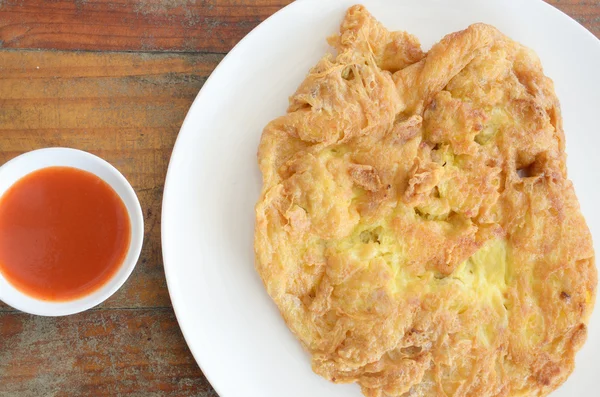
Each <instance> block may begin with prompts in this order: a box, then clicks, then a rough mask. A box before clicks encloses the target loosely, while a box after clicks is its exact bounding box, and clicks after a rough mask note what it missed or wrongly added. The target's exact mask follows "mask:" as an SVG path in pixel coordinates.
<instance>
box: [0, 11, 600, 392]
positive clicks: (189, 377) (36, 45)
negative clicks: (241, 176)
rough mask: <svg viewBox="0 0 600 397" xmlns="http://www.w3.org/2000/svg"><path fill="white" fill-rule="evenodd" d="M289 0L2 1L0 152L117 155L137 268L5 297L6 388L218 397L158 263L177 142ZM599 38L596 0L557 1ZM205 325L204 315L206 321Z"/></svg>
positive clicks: (1, 321) (1, 381) (1, 319)
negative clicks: (138, 207) (98, 297)
mask: <svg viewBox="0 0 600 397" xmlns="http://www.w3.org/2000/svg"><path fill="white" fill-rule="evenodd" d="M289 2H290V1H289V0H201V1H200V0H199V1H195V0H74V1H66V0H64V1H63V0H53V1H51V2H50V1H46V2H45V1H35V0H0V164H1V163H4V162H6V161H7V160H9V159H11V158H13V157H15V156H17V155H18V154H21V153H23V152H26V151H29V150H33V149H38V148H43V147H50V146H68V147H74V148H78V149H83V150H87V151H90V152H92V153H95V154H97V155H99V156H101V157H103V158H105V159H106V160H108V161H109V162H111V163H112V164H114V165H115V166H116V167H117V168H118V169H119V170H120V171H121V172H122V173H123V174H124V175H125V176H126V177H127V178H128V179H129V181H131V183H132V185H133V187H134V188H135V190H136V191H137V194H138V195H139V198H140V201H141V203H142V207H143V209H144V215H145V221H146V230H145V244H144V248H143V250H142V255H141V258H140V261H139V263H138V265H137V268H136V270H135V271H134V273H133V275H132V276H131V278H130V279H129V281H128V282H127V284H126V285H125V286H124V287H123V288H122V289H121V290H120V291H119V292H118V293H117V294H115V295H114V296H113V297H112V298H110V299H109V300H108V301H106V302H105V303H103V304H102V305H100V306H99V307H97V308H95V309H93V310H90V311H88V312H86V313H83V314H79V315H74V316H69V317H65V318H43V317H35V316H30V315H26V314H22V313H19V312H17V311H15V310H13V309H11V308H10V307H8V306H6V305H3V304H1V303H0V396H1V397H5V396H6V397H8V396H11V397H13V396H89V395H106V396H117V395H128V396H158V395H161V396H162V395H172V396H192V395H193V396H202V397H208V396H216V395H217V394H216V393H215V391H214V390H213V389H212V388H211V386H210V384H209V383H208V382H207V380H206V379H205V378H204V376H203V375H202V372H201V371H200V369H199V368H198V366H197V365H196V362H195V361H194V359H193V358H192V356H191V354H190V352H189V351H188V348H187V346H186V344H185V341H184V340H183V337H182V335H181V332H180V330H179V327H178V325H177V322H176V320H175V317H174V314H173V310H172V308H171V303H170V301H169V296H168V292H167V287H166V284H165V278H164V273H163V266H162V256H161V247H160V209H161V199H162V190H163V184H164V179H165V173H166V170H167V165H168V161H169V156H170V154H171V149H172V147H173V143H174V142H175V138H176V137H177V132H178V131H179V127H180V125H181V122H182V121H183V118H184V116H185V114H186V112H187V110H188V108H189V106H190V104H191V102H192V100H193V99H194V97H195V96H196V94H197V92H198V90H199V89H200V88H201V87H202V84H203V83H204V81H205V80H206V78H207V77H208V75H210V73H211V72H212V70H213V69H214V68H215V66H216V65H217V64H218V63H219V62H220V61H221V59H222V58H223V56H224V54H225V53H227V52H228V51H229V50H230V49H231V48H232V46H233V45H235V43H237V42H238V41H239V40H240V39H241V38H242V37H243V36H244V35H245V34H246V33H248V32H249V31H250V30H251V29H252V28H253V27H254V26H256V25H257V24H258V23H260V22H261V21H262V20H264V19H265V18H266V17H268V16H269V15H271V14H273V13H274V12H275V11H277V10H278V9H280V8H281V7H283V6H284V5H286V4H287V3H289ZM550 3H552V4H554V5H555V6H557V7H558V8H560V9H562V10H563V11H564V12H566V13H567V14H569V15H571V16H573V17H574V18H575V19H577V20H578V21H579V22H580V23H582V24H583V25H584V26H586V27H587V28H588V29H590V30H591V31H592V33H594V34H595V35H596V36H600V3H598V2H597V0H552V1H550ZM207 326H210V324H207Z"/></svg>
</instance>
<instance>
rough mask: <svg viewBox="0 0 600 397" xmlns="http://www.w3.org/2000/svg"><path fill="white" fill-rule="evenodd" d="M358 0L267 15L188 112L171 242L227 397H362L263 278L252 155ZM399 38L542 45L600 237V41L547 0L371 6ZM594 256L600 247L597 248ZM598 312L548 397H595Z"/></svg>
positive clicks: (185, 302) (187, 315)
mask: <svg viewBox="0 0 600 397" xmlns="http://www.w3.org/2000/svg"><path fill="white" fill-rule="evenodd" d="M354 3H355V1H352V0H328V1H322V0H303V1H299V2H296V3H293V4H292V5H290V6H288V7H286V8H284V9H283V10H281V11H279V12H278V13H276V14H275V15H274V16H272V17H271V18H269V19H268V20H266V21H265V22H264V23H262V24H261V25H260V26H259V27H257V28H256V29H255V30H254V31H252V33H250V34H249V35H248V36H247V37H246V38H245V39H244V40H242V41H241V42H240V43H239V44H238V45H237V46H236V47H235V48H234V49H233V50H232V51H231V53H230V54H229V55H228V56H227V57H226V58H225V59H224V60H223V62H221V64H220V65H219V67H218V68H217V69H216V70H215V71H214V72H213V74H212V76H211V77H210V79H209V80H208V81H207V82H206V84H205V85H204V87H203V88H202V91H201V92H200V94H199V95H198V97H197V98H196V101H195V102H194V104H193V105H192V107H191V109H190V111H189V114H188V116H187V118H186V119H185V122H184V124H183V126H182V128H181V132H180V134H179V138H178V140H177V144H176V145H175V149H174V150H173V156H172V158H171V164H170V166H169V172H168V176H167V182H166V186H165V194H164V201H163V217H162V233H163V234H162V242H163V255H164V263H165V272H166V276H167V281H168V285H169V291H170V294H171V299H172V302H173V306H174V307H175V312H176V314H177V319H178V320H179V324H180V326H181V329H182V331H183V334H184V336H185V339H186V341H187V343H188V345H189V347H190V349H191V351H192V353H193V354H194V357H195V358H196V360H197V362H198V363H199V364H200V366H201V368H202V370H203V372H204V374H205V375H206V376H207V378H208V379H209V381H210V382H211V383H212V385H213V386H214V388H215V389H216V391H217V392H218V393H219V395H220V396H221V397H249V396H250V397H252V396H258V397H284V396H285V397H309V396H310V397H321V396H322V397H337V396H340V397H341V396H343V397H359V396H361V394H360V390H359V388H358V387H357V386H356V385H334V384H331V383H329V382H327V381H325V380H323V379H321V378H320V377H319V376H317V375H314V374H313V373H312V371H311V367H310V360H309V357H308V355H307V354H306V353H304V352H303V350H302V348H301V347H300V344H299V343H298V342H297V341H296V339H295V338H294V336H293V335H292V334H291V333H290V332H289V331H288V329H287V327H286V326H285V324H284V322H283V320H282V319H281V317H280V316H279V313H278V311H277V309H276V307H275V305H274V304H273V303H272V302H271V300H270V298H269V297H268V296H267V293H266V292H265V290H264V289H263V286H262V283H261V281H260V279H259V277H258V275H257V274H256V273H255V271H254V253H253V247H252V244H253V228H254V204H255V202H256V199H257V198H258V195H259V191H260V186H261V179H260V174H259V171H258V167H257V164H256V149H257V146H258V142H259V138H260V135H261V132H262V129H263V127H264V125H265V124H266V123H267V122H268V121H270V120H271V119H273V118H275V117H277V116H279V115H281V114H284V112H285V110H286V107H287V98H288V96H289V95H291V94H292V93H293V92H294V91H295V89H296V87H297V86H298V84H299V83H300V82H301V81H302V79H303V78H304V76H305V74H306V72H307V71H308V69H309V68H310V67H311V66H313V65H314V64H315V63H316V61H317V60H318V59H319V58H320V57H321V56H322V55H323V54H324V53H325V52H326V51H327V49H328V47H327V45H326V43H325V37H327V36H329V35H331V34H333V33H335V32H336V31H337V30H338V26H339V23H340V21H341V19H342V17H343V15H344V11H345V10H346V8H347V7H349V6H351V5H352V4H354ZM363 4H365V5H366V6H367V8H368V9H369V10H370V11H371V12H372V13H373V14H374V16H375V17H376V18H378V19H379V20H380V21H382V22H383V23H384V24H385V26H387V27H388V28H390V29H402V30H406V31H408V32H411V33H413V34H415V35H416V36H417V37H419V39H420V40H421V43H422V45H423V47H424V48H425V49H427V48H429V47H430V46H431V44H433V43H434V42H436V41H438V40H439V39H440V38H441V37H442V36H444V35H445V34H447V33H450V32H454V31H456V30H460V29H463V28H465V27H467V26H468V25H469V24H471V23H474V22H486V23H490V24H492V25H495V26H496V27H498V28H499V29H500V30H501V31H503V32H504V33H506V34H507V35H509V36H511V37H512V38H514V39H516V40H518V41H520V42H522V43H523V44H525V45H527V46H529V47H531V48H533V49H534V50H535V51H536V52H537V53H538V55H539V56H540V58H541V59H542V63H543V65H544V67H545V72H546V74H547V75H548V76H550V77H551V78H553V79H554V81H555V83H556V90H557V92H558V96H559V98H560V100H561V103H562V109H563V114H564V125H565V131H566V138H567V153H568V154H569V157H568V169H569V176H570V178H571V179H572V180H573V181H574V182H575V187H576V190H577V193H578V197H579V199H580V202H581V206H582V209H583V212H584V214H585V216H586V219H587V221H588V223H589V226H590V228H591V229H592V233H593V235H595V236H597V239H600V237H598V236H600V234H599V233H600V211H595V210H594V203H599V202H600V189H599V188H598V186H599V184H598V182H599V179H600V178H599V176H598V175H599V171H600V167H599V166H598V163H597V156H598V153H597V151H598V149H597V148H599V147H600V130H599V127H598V122H597V120H598V114H599V113H600V95H599V94H598V89H599V88H600V72H599V71H600V42H599V41H598V40H597V39H596V38H595V37H594V36H593V35H592V34H591V33H589V32H588V31H586V30H585V29H584V28H582V27H581V26H580V25H578V24H577V23H576V22H575V21H573V20H572V19H570V18H569V17H567V16H566V15H564V14H563V13H561V12H560V11H558V10H556V9H554V8H552V7H550V6H548V5H547V4H545V3H543V2H542V1H539V0H528V1H522V0H510V1H506V0H488V1H480V0H454V1H451V2H450V1H444V0H424V1H419V2H417V1H413V0H364V1H363ZM597 241H600V240H597ZM596 251H597V252H600V250H599V249H598V244H596ZM599 320H600V309H598V310H596V311H595V315H594V316H593V319H592V324H591V327H590V336H589V340H588V342H587V343H586V345H585V347H584V348H583V350H582V351H581V352H580V353H579V354H578V355H577V369H576V370H575V372H574V373H573V375H572V376H571V377H570V378H569V380H568V381H567V383H566V384H565V385H564V386H562V387H561V388H560V389H559V390H558V391H556V392H555V393H554V394H553V395H552V396H553V397H560V396H563V397H568V396H580V397H586V396H597V395H598V390H600V376H598V367H599V366H600V359H599V357H600V323H599V322H600V321H599Z"/></svg>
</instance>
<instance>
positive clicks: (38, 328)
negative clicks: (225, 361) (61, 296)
mask: <svg viewBox="0 0 600 397" xmlns="http://www.w3.org/2000/svg"><path fill="white" fill-rule="evenodd" d="M0 335H2V338H0V397H15V396H52V397H63V396H64V397H72V396H111V397H113V396H140V397H146V396H164V395H173V396H198V397H214V396H216V395H217V394H216V393H215V392H214V391H213V390H212V388H211V387H210V385H209V384H208V382H207V381H206V379H205V378H204V376H203V375H202V373H201V372H200V370H199V369H198V366H197V365H196V363H195V361H194V359H193V358H192V356H191V355H190V354H189V352H188V350H187V347H186V345H185V342H184V340H183V337H182V336H181V332H180V331H179V328H178V326H177V322H176V321H175V318H174V315H173V313H172V312H171V310H170V309H161V310H156V309H154V310H136V311H135V313H132V311H130V310H95V311H91V312H87V313H82V314H77V315H74V316H69V317H62V318H56V319H54V318H45V317H36V316H30V315H26V314H11V313H0Z"/></svg>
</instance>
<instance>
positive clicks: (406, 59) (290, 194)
mask: <svg viewBox="0 0 600 397" xmlns="http://www.w3.org/2000/svg"><path fill="white" fill-rule="evenodd" d="M330 43H331V44H332V45H333V46H334V48H335V49H336V51H337V55H336V56H331V55H327V56H325V57H324V58H323V59H322V60H321V61H319V63H318V64H317V65H316V66H315V67H314V68H313V69H312V70H311V71H310V73H309V74H308V76H307V77H306V79H305V80H304V82H303V83H302V84H301V85H300V87H299V88H298V90H297V91H296V93H295V94H294V95H293V96H292V97H291V98H290V106H289V109H288V113H287V114H286V115H285V116H282V117H280V118H278V119H276V120H274V121H272V122H271V123H270V124H269V125H267V127H266V128H265V130H264V132H263V136H262V140H261V143H260V148H259V165H260V169H261V171H262V174H263V183H264V185H263V190H262V195H261V198H260V201H259V202H258V204H257V206H256V234H255V249H256V268H257V270H258V272H259V273H260V275H261V277H262V279H263V281H264V283H265V286H266V288H267V291H268V293H269V294H270V296H271V297H272V298H273V300H274V301H275V303H276V304H277V306H278V307H279V309H280V311H281V313H282V315H283V317H284V319H285V321H286V323H287V324H288V326H289V327H290V329H291V330H292V331H293V332H294V333H295V335H296V336H297V337H298V339H299V340H300V341H301V342H302V344H303V346H304V347H305V348H306V350H307V351H308V352H310V354H311V355H312V364H313V369H314V371H315V372H317V373H318V374H320V375H322V376H324V377H325V378H327V379H330V380H332V381H334V382H358V383H359V384H360V386H361V387H362V391H363V393H364V394H365V395H367V396H411V397H413V396H543V395H546V394H548V393H549V392H550V391H552V390H554V389H555V388H556V387H557V386H558V385H560V384H561V383H562V382H563V381H564V380H565V379H566V378H567V376H568V375H569V374H570V373H571V371H572V370H573V360H574V355H575V353H576V351H577V350H578V349H579V348H580V347H581V346H582V344H583V342H584V341H585V338H586V322H587V319H588V317H589V315H590V313H591V310H592V307H593V304H594V298H595V289H596V284H597V275H596V268H595V265H594V251H593V247H592V239H591V236H590V233H589V231H588V228H587V226H586V223H585V221H584V219H583V217H582V215H581V213H580V211H579V204H578V202H577V198H576V197H575V193H574V191H573V187H572V184H571V182H570V181H569V180H568V179H567V174H566V166H565V152H564V148H565V145H564V136H563V131H562V125H561V115H560V109H559V104H558V100H557V98H556V95H555V94H554V89H553V84H552V81H551V80H550V79H549V78H547V77H545V76H544V74H543V72H542V67H541V65H540V62H539V60H538V58H537V57H536V55H535V54H534V53H533V52H532V51H531V50H529V49H527V48H525V47H523V46H521V45H520V44H518V43H516V42H514V41H512V40H511V39H509V38H507V37H506V36H504V35H502V34H501V33H500V32H499V31H498V30H496V29H495V28H493V27H491V26H488V25H483V24H476V25H472V26H470V27H469V28H467V29H466V30H464V31H460V32H456V33H453V34H450V35H448V36H446V37H445V38H443V39H442V40H441V41H440V42H439V43H437V44H436V45H434V46H433V48H432V49H431V50H430V51H429V52H428V53H423V52H422V51H421V49H420V45H419V42H418V41H417V39H416V38H415V37H413V36H411V35H409V34H407V33H404V32H389V31H387V30H386V29H385V28H384V27H383V26H382V25H381V24H379V23H378V22H377V21H376V20H374V19H373V18H372V17H371V16H370V14H369V13H368V12H367V11H366V10H365V9H364V8H363V7H362V6H354V7H352V8H350V9H349V10H348V13H347V15H346V17H345V19H344V21H343V23H342V26H341V31H340V34H339V35H338V36H335V37H333V38H331V39H330Z"/></svg>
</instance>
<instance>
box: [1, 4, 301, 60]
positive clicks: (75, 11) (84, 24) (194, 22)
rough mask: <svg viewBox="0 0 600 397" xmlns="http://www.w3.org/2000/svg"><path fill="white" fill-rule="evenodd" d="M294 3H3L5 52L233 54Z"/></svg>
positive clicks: (2, 38)
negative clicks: (270, 18)
mask: <svg viewBox="0 0 600 397" xmlns="http://www.w3.org/2000/svg"><path fill="white" fill-rule="evenodd" d="M290 2H291V0H231V1H224V0H201V1H195V0H133V1H131V0H79V1H66V0H65V1H52V2H44V1H36V0H0V43H2V46H3V47H4V48H53V49H62V50H67V49H68V50H74V49H78V50H94V51H98V50H122V51H203V52H227V51H229V50H230V49H231V48H232V47H233V46H234V45H235V44H236V43H237V42H238V41H239V40H240V39H241V38H242V37H244V36H245V35H246V34H247V33H248V32H249V31H250V30H252V28H254V27H255V26H256V25H258V24H259V23H260V22H262V21H263V20H264V19H265V18H267V17H268V16H270V15H271V14H273V13H274V12H275V11H277V10H278V9H280V8H281V7H283V6H284V5H286V4H288V3H290Z"/></svg>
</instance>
